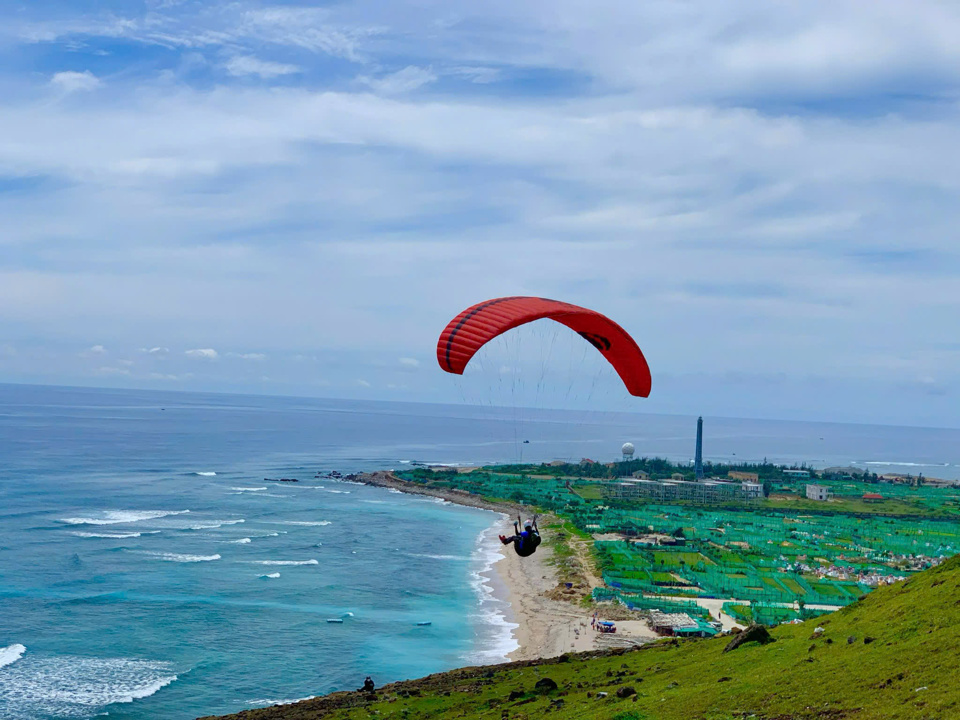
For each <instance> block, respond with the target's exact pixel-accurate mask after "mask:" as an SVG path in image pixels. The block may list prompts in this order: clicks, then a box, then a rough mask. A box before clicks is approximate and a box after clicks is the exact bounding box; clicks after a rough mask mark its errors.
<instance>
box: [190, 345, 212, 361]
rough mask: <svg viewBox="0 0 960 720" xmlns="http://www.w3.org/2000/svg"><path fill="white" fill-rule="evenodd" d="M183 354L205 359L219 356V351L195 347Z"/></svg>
mask: <svg viewBox="0 0 960 720" xmlns="http://www.w3.org/2000/svg"><path fill="white" fill-rule="evenodd" d="M184 355H188V356H189V357H195V358H204V359H206V360H216V359H217V358H218V357H220V353H218V352H217V351H216V350H214V349H213V348H196V349H194V350H187V351H186V352H185V353H184Z"/></svg>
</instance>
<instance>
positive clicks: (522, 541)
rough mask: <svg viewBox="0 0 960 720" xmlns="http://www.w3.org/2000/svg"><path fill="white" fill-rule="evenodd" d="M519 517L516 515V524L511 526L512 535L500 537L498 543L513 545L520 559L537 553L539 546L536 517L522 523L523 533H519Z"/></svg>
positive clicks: (538, 530) (538, 529)
mask: <svg viewBox="0 0 960 720" xmlns="http://www.w3.org/2000/svg"><path fill="white" fill-rule="evenodd" d="M519 526H520V516H519V515H517V522H515V523H514V524H513V533H514V534H513V535H511V536H510V537H506V536H504V535H501V536H500V542H502V543H503V544H504V545H509V544H510V543H513V549H514V550H516V551H517V555H519V556H520V557H530V556H531V555H533V554H534V553H535V552H536V551H537V547H538V546H539V545H540V528H538V527H537V516H536V515H534V516H533V518H531V519H530V520H527V521H526V522H525V523H523V532H520V527H519Z"/></svg>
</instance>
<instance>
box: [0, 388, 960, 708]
mask: <svg viewBox="0 0 960 720" xmlns="http://www.w3.org/2000/svg"><path fill="white" fill-rule="evenodd" d="M694 429H695V418H686V417H677V416H655V415H600V414H571V413H558V412H546V411H541V412H539V413H533V412H528V413H525V415H524V420H523V421H522V422H518V421H517V420H516V413H515V412H514V411H511V410H508V411H500V410H497V409H491V408H486V409H475V408H468V407H444V406H431V405H417V404H409V403H408V404H400V403H375V402H350V401H332V400H307V399H297V398H268V397H244V396H229V395H201V394H175V393H157V392H139V391H110V390H93V389H69V388H43V387H30V386H12V385H0V717H2V718H4V719H5V720H7V719H9V720H27V719H31V720H34V719H37V718H91V717H94V716H96V715H99V714H104V713H105V714H108V715H109V716H110V717H114V718H124V719H129V720H134V719H137V720H141V719H145V718H172V719H177V718H192V717H196V716H198V715H202V714H211V713H225V712H230V711H237V710H242V709H246V708H249V707H254V706H258V705H268V704H272V703H274V702H284V701H289V700H295V699H298V698H303V697H308V696H311V695H316V694H320V693H326V692H330V691H332V690H337V689H352V688H356V687H358V686H359V685H360V684H361V683H362V681H363V678H364V677H365V676H366V675H372V676H373V678H374V680H375V681H376V682H378V683H385V682H389V681H392V680H397V679H401V678H409V677H417V676H421V675H424V674H427V673H430V672H435V671H439V670H443V669H448V668H451V667H455V666H459V665H464V664H471V663H482V662H495V661H498V660H500V659H502V658H503V657H504V654H505V653H506V652H508V651H509V650H510V649H512V648H513V647H514V646H515V645H514V643H513V641H512V640H511V638H510V627H511V626H510V625H509V623H507V621H506V619H505V615H506V614H507V609H506V608H505V607H504V605H503V603H502V602H500V601H498V600H497V599H496V598H494V597H493V596H492V595H491V594H490V592H489V587H487V585H486V584H485V582H486V581H485V579H484V578H485V576H484V575H483V573H484V571H485V570H488V569H489V567H490V565H491V563H492V561H493V559H494V558H495V557H496V542H495V540H494V539H493V534H495V532H496V529H497V528H496V527H493V525H494V524H495V523H497V522H499V518H498V516H496V515H495V514H493V513H487V512H483V511H480V510H473V509H468V508H461V507H456V506H452V505H449V504H441V503H439V502H436V501H434V500H431V499H426V498H418V497H412V496H406V495H402V494H398V493H394V492H391V491H388V490H384V489H379V488H370V487H365V486H360V485H355V484H350V483H343V482H337V481H334V480H330V479H322V478H316V477H315V476H316V474H317V473H318V472H321V473H323V472H328V471H330V470H339V471H342V472H352V471H360V470H370V469H376V468H390V467H402V466H404V465H406V464H408V463H410V462H411V461H417V460H420V461H429V462H444V463H489V462H495V461H515V460H518V459H521V457H522V459H524V460H550V459H554V458H564V459H579V458H581V457H593V458H595V459H599V460H607V459H613V458H614V457H616V455H617V452H618V449H619V447H620V444H621V443H622V442H624V441H627V440H629V441H631V442H633V443H634V444H635V445H636V446H637V453H638V455H648V456H654V455H658V456H664V457H670V458H673V459H681V460H682V459H688V458H689V457H691V456H692V451H693V437H694ZM523 439H529V440H530V443H529V444H526V443H523V442H522V440H523ZM704 447H705V456H706V457H707V458H711V459H723V460H734V459H742V460H758V459H761V458H763V457H768V458H769V459H771V460H773V461H777V462H801V461H806V462H808V463H813V464H815V465H821V466H824V465H849V464H859V465H861V466H862V467H871V468H872V469H875V470H879V471H882V470H901V471H907V470H908V469H909V471H912V472H917V471H922V472H924V474H926V475H928V476H940V477H957V475H958V473H960V456H958V448H960V431H957V430H936V429H925V428H892V427H879V426H862V425H861V426H857V425H836V424H825V423H822V424H815V423H783V422H781V423H777V422H770V421H753V420H729V419H726V420H724V419H711V418H707V419H706V433H705V443H704ZM291 476H292V477H297V478H299V479H300V482H298V483H296V484H292V483H289V484H288V483H283V484H279V483H272V482H264V478H265V477H291ZM328 619H342V620H343V622H342V623H338V624H332V623H327V622H326V621H327V620H328ZM422 621H430V622H431V623H432V624H431V625H430V626H426V627H422V626H417V624H416V623H418V622H422Z"/></svg>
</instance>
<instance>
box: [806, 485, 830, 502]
mask: <svg viewBox="0 0 960 720" xmlns="http://www.w3.org/2000/svg"><path fill="white" fill-rule="evenodd" d="M807 499H808V500H829V499H830V491H829V490H828V489H827V488H826V487H824V486H823V485H807Z"/></svg>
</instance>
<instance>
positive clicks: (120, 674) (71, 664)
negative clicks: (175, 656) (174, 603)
mask: <svg viewBox="0 0 960 720" xmlns="http://www.w3.org/2000/svg"><path fill="white" fill-rule="evenodd" d="M13 647H18V646H13ZM20 647H22V646H20ZM176 679H177V676H176V674H175V673H174V672H173V666H172V665H171V664H170V663H166V662H153V661H146V660H131V659H126V658H89V657H36V656H28V657H27V658H24V659H23V660H21V661H20V662H17V663H15V664H13V665H11V666H8V667H7V668H5V669H4V670H3V672H0V708H3V717H4V718H5V720H33V719H34V718H40V717H56V718H77V719H78V720H79V719H81V718H89V717H91V716H93V715H99V714H102V709H103V708H104V707H106V706H107V705H112V704H114V703H130V702H133V701H134V700H138V699H140V698H146V697H150V696H151V695H153V694H154V693H156V692H157V691H158V690H160V689H161V688H163V687H166V686H167V685H169V684H170V683H172V682H174V681H175V680H176Z"/></svg>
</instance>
